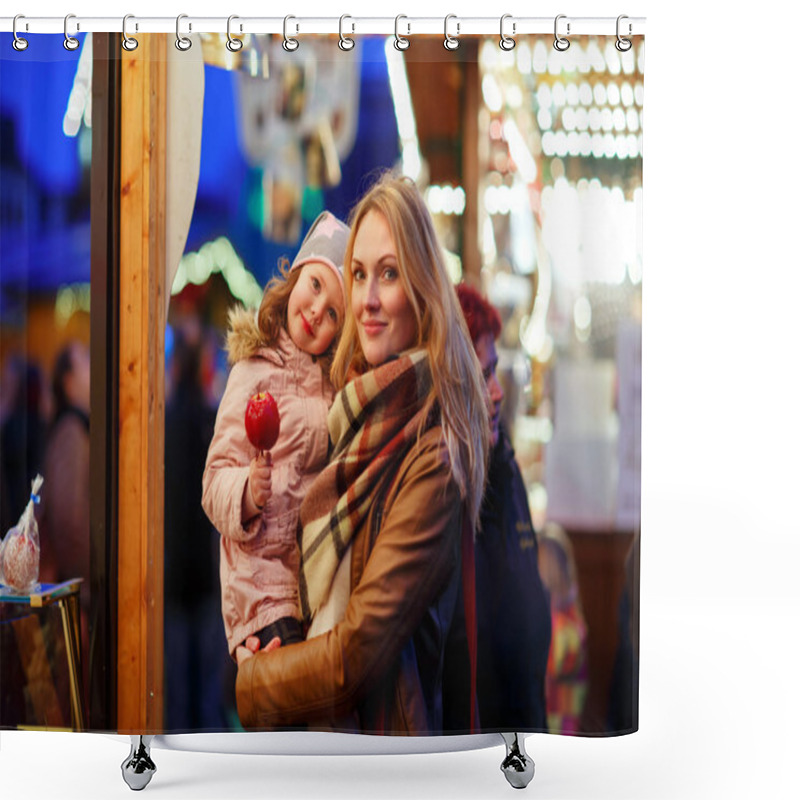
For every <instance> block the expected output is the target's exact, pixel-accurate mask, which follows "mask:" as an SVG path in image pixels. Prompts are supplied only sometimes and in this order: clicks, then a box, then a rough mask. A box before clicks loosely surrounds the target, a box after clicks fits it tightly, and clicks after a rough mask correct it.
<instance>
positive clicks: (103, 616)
mask: <svg viewBox="0 0 800 800" xmlns="http://www.w3.org/2000/svg"><path fill="white" fill-rule="evenodd" d="M119 49H120V47H119V36H118V35H117V34H111V33H95V34H94V36H93V44H92V52H93V64H92V70H93V72H92V75H93V77H92V174H91V180H92V185H91V236H92V240H91V261H92V265H91V292H92V295H91V308H92V311H91V353H92V389H91V391H92V397H91V409H92V424H91V429H90V449H91V452H90V459H89V461H90V465H89V468H90V471H91V473H90V482H91V487H92V491H91V500H90V503H91V504H90V512H89V513H90V530H91V569H90V575H91V591H90V600H91V611H90V622H89V633H90V636H89V641H90V647H89V686H90V691H89V697H88V698H87V699H88V703H89V720H88V726H87V727H89V728H90V729H93V730H114V729H115V728H116V724H117V703H116V698H117V530H118V525H117V463H118V458H117V444H118V441H117V431H118V428H119V426H118V416H117V410H118V401H117V385H118V380H117V378H118V375H119V366H118V360H117V359H118V355H119V343H118V339H117V336H118V332H119V324H118V320H119V199H120V191H119V144H120V134H119V121H120V107H119V102H120V60H119V56H118V51H119Z"/></svg>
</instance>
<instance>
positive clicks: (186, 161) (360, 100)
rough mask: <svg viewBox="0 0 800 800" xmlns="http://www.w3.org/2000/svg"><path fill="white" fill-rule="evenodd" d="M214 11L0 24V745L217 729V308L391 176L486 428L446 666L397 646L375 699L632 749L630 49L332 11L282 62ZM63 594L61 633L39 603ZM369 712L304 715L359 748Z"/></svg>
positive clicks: (637, 256) (637, 445) (231, 658)
mask: <svg viewBox="0 0 800 800" xmlns="http://www.w3.org/2000/svg"><path fill="white" fill-rule="evenodd" d="M179 24H180V23H179ZM228 25H229V31H228V33H227V34H220V33H208V34H206V33H203V34H199V33H191V34H190V33H189V32H188V30H186V31H185V32H184V33H183V34H181V33H180V29H179V31H178V35H177V39H176V37H173V36H172V35H166V34H156V33H137V32H135V31H134V30H133V28H131V29H130V30H129V31H127V33H125V34H124V35H123V37H120V35H119V34H118V33H114V34H105V33H99V32H98V33H78V32H75V31H73V33H74V41H76V42H77V43H78V44H77V46H76V47H74V48H72V49H70V48H68V47H65V46H64V43H65V38H64V36H62V35H56V34H29V35H27V41H28V46H27V47H26V48H24V49H17V48H16V47H14V46H13V42H14V41H15V39H16V34H14V35H12V34H7V33H4V34H2V36H0V145H1V146H2V160H1V162H0V201H1V202H0V361H1V362H2V370H3V372H2V375H3V379H2V384H1V385H0V393H1V394H2V405H1V409H2V441H0V456H2V461H1V463H0V469H1V473H0V475H1V477H2V492H3V494H2V502H0V510H1V511H2V529H0V535H2V536H3V537H4V542H6V541H10V540H11V539H10V536H9V534H8V533H7V532H9V531H10V530H11V529H12V528H13V527H14V526H15V525H16V523H17V521H18V519H19V517H20V515H21V514H22V512H23V509H24V508H25V505H26V503H27V502H28V499H29V495H30V482H31V479H32V478H33V477H34V476H35V475H36V474H41V475H42V476H43V478H44V483H43V487H42V490H41V502H39V503H38V505H37V506H36V511H35V513H36V519H37V521H38V528H39V558H40V562H39V574H38V576H37V580H36V582H35V585H34V586H32V587H27V588H26V589H24V590H23V589H20V588H17V587H13V586H9V585H8V584H3V586H2V587H0V615H1V616H0V728H17V727H21V726H33V727H44V728H48V727H72V728H76V729H86V730H98V731H99V730H105V731H119V732H126V733H127V732H141V731H144V730H146V731H150V732H154V733H160V732H210V731H242V730H244V725H243V721H242V719H241V717H240V711H241V708H240V702H241V698H239V699H238V700H237V693H236V678H237V671H238V669H239V667H238V665H237V661H236V658H235V655H234V654H232V652H231V649H230V647H229V644H230V643H229V641H226V629H225V624H224V622H225V618H224V609H225V608H226V607H227V604H229V602H231V599H230V594H231V593H232V592H233V591H234V588H233V587H232V585H231V582H230V570H226V569H222V570H221V569H220V560H221V558H222V560H223V566H224V561H225V558H226V557H228V556H227V555H226V550H225V546H224V537H221V532H220V531H219V530H218V529H217V528H216V527H215V525H214V523H213V521H212V519H211V518H210V515H208V514H207V513H206V511H205V510H204V508H203V502H202V500H203V498H202V492H203V473H204V468H205V464H206V457H207V453H208V449H209V446H210V443H211V441H212V439H213V437H214V435H215V424H217V425H218V420H217V412H218V409H219V407H220V403H221V401H222V400H223V397H224V394H225V390H226V386H227V385H228V381H229V375H230V373H231V365H230V363H229V361H228V358H227V353H226V336H227V332H228V325H229V322H228V314H229V312H230V311H231V309H233V308H234V307H239V306H240V307H242V308H244V309H245V310H246V312H247V313H248V314H249V315H251V316H253V315H255V314H256V312H257V309H258V308H259V305H260V303H261V300H262V296H263V293H264V290H265V287H266V286H267V284H268V283H269V281H270V280H271V279H273V278H275V277H276V276H278V277H279V276H280V274H281V273H280V265H281V264H282V263H283V262H284V261H285V262H287V263H291V262H292V261H293V259H295V257H296V256H297V254H298V252H299V251H300V249H301V245H302V243H303V241H304V238H305V237H306V235H307V234H308V233H309V231H310V230H311V228H312V226H313V224H314V222H315V220H317V218H318V217H319V215H320V214H321V213H322V212H324V211H328V212H331V213H332V214H334V215H335V216H336V217H337V218H338V219H340V220H347V219H348V216H349V215H350V213H351V212H352V210H353V208H354V206H355V205H356V203H357V201H358V200H359V198H360V197H361V196H363V194H364V193H365V192H366V191H367V190H368V189H369V187H370V186H371V185H372V184H373V183H374V182H375V181H376V180H377V179H378V176H379V175H381V174H383V173H384V172H386V171H391V172H393V173H394V174H396V175H402V176H405V177H406V178H407V179H409V180H410V181H412V182H413V184H414V186H415V187H416V189H417V190H418V191H419V193H420V195H421V197H422V199H423V200H424V204H425V207H426V208H427V211H428V213H429V214H430V218H431V220H432V223H433V226H434V230H435V234H436V238H437V241H438V243H439V245H440V247H441V252H442V258H443V262H444V264H445V266H446V269H447V272H448V275H449V278H450V281H451V282H452V284H453V285H454V286H456V287H463V286H468V287H471V289H472V290H474V293H475V295H476V296H477V297H478V302H479V303H482V304H484V305H480V308H481V309H484V310H485V309H489V310H488V311H485V314H486V317H485V319H487V320H489V322H488V323H486V324H487V325H488V327H487V328H486V329H485V330H483V331H482V333H484V334H485V333H486V332H489V333H490V335H489V336H488V339H487V338H485V337H484V338H483V341H484V343H486V342H489V343H491V348H492V358H491V359H490V360H489V361H488V365H487V363H484V362H481V366H482V367H483V369H484V377H485V379H486V380H487V382H488V383H487V386H488V387H489V396H490V402H492V403H495V405H493V406H492V409H493V411H496V412H497V413H496V416H495V417H494V418H493V420H492V425H493V426H494V427H493V429H492V433H493V437H492V447H491V452H490V454H489V459H488V468H487V474H488V479H489V484H488V487H487V490H486V494H485V496H484V500H483V505H482V509H481V524H480V525H479V526H478V527H477V530H476V531H473V532H472V538H473V539H474V542H473V541H472V540H470V542H468V543H466V544H463V545H462V547H461V548H460V549H461V550H462V553H461V555H460V556H459V561H460V563H461V566H460V569H461V572H462V574H463V575H467V576H468V577H467V578H465V579H464V580H463V581H462V582H460V583H459V584H458V586H457V589H458V598H459V599H458V602H459V603H460V605H461V606H463V607H464V608H465V609H466V612H465V613H466V617H467V622H466V623H465V627H464V630H465V631H467V632H469V635H466V634H465V641H461V642H459V643H458V647H457V648H456V650H457V652H455V653H453V652H450V651H449V650H448V651H447V652H445V647H444V640H445V639H446V638H447V636H446V634H447V630H446V629H445V628H446V625H445V627H444V628H442V629H440V630H436V629H434V628H426V629H425V630H424V631H423V630H422V627H420V628H419V629H418V630H417V631H416V632H415V633H413V634H412V635H411V639H413V640H415V642H416V647H414V648H409V647H403V648H400V650H399V654H398V655H397V657H396V658H395V659H394V660H393V661H392V663H391V664H390V665H389V666H388V667H386V668H385V669H386V674H381V676H379V679H375V678H373V680H375V681H376V682H377V683H381V681H383V683H381V685H385V686H393V687H395V688H396V689H397V691H398V693H399V696H401V697H407V696H409V695H408V692H411V693H412V694H413V692H412V691H411V690H410V689H409V687H408V686H402V685H401V682H400V681H394V679H392V680H388V678H387V677H386V676H387V675H391V676H397V675H400V676H413V677H414V679H415V680H417V681H420V682H424V681H423V679H422V678H421V677H420V676H422V675H426V674H436V675H439V676H440V677H441V675H442V674H448V675H453V674H458V675H460V678H459V680H455V679H452V678H451V683H452V685H444V686H442V685H436V682H435V681H433V682H431V684H430V685H427V684H426V685H425V686H423V687H421V688H420V691H421V692H422V693H423V694H426V696H427V695H430V694H436V693H437V692H438V695H439V697H440V702H441V703H443V704H444V705H445V706H446V705H447V703H448V697H449V695H450V694H454V693H458V692H465V693H468V695H469V697H470V698H472V700H473V701H474V702H472V703H471V704H470V705H472V706H474V707H475V710H474V713H473V715H472V719H469V714H468V715H467V720H466V721H464V719H458V718H457V717H453V718H452V719H453V720H454V721H453V722H452V723H451V724H450V725H449V727H448V725H447V724H444V725H442V726H441V727H440V728H437V729H435V730H434V729H430V730H426V731H425V732H426V733H464V732H470V731H472V732H480V731H483V732H486V731H503V730H514V731H519V732H552V733H561V734H576V735H610V734H619V733H629V732H632V731H635V730H636V729H637V728H638V600H639V531H640V513H639V512H640V473H641V456H640V452H641V341H642V339H641V335H642V280H643V268H642V248H641V215H642V163H643V147H642V141H643V91H644V90H643V87H644V41H643V37H642V36H635V37H632V39H631V41H630V42H628V40H621V39H620V38H619V36H617V35H615V34H614V30H613V25H612V26H611V28H609V32H608V34H607V35H604V34H596V33H595V34H581V35H567V34H566V30H565V29H562V36H559V35H558V30H559V29H558V27H556V32H557V34H556V37H555V40H554V36H553V35H552V34H549V35H544V34H541V35H540V34H536V35H516V36H514V37H513V38H509V37H510V36H511V29H510V28H509V29H508V31H507V33H506V34H505V35H503V37H502V43H501V44H502V46H500V45H499V44H498V37H497V35H496V34H493V35H491V36H490V35H488V34H487V35H475V36H462V37H461V38H460V39H456V41H457V42H458V47H452V39H454V38H455V37H456V35H457V34H456V32H455V27H453V28H452V29H451V33H450V34H447V33H446V41H447V39H450V40H451V46H450V47H448V46H445V47H443V46H442V44H443V41H442V36H441V35H439V36H433V35H416V36H412V37H410V38H409V39H408V41H409V42H410V45H406V44H405V39H404V37H403V36H401V35H400V34H401V33H403V32H404V31H403V29H402V27H401V28H400V29H399V32H398V33H396V34H395V35H394V36H383V35H380V36H379V35H374V34H369V35H353V34H352V33H351V31H350V30H349V28H347V26H346V24H345V28H344V33H343V34H342V35H340V36H338V37H337V36H335V35H333V36H323V35H314V36H310V35H304V36H298V37H297V41H298V42H299V46H297V47H293V46H292V44H291V43H292V36H290V35H284V36H283V37H282V36H280V35H267V34H254V33H252V34H251V33H247V32H243V31H241V30H237V27H236V25H233V27H232V28H231V22H230V21H229V23H228ZM447 30H448V29H447V28H446V27H445V31H447ZM501 30H502V28H501ZM291 32H292V31H291V30H290V31H289V33H290V34H291ZM69 38H73V37H68V39H69ZM351 40H352V45H351V44H350V41H351ZM131 41H136V46H135V47H134V46H132V45H131V44H130V42H131ZM176 41H177V44H176ZM121 42H127V43H128V45H127V47H123V46H122V44H121ZM239 42H241V44H240V45H239V44H238V43H239ZM626 45H630V46H626ZM347 285H348V284H347V283H345V286H347ZM459 291H462V290H459ZM473 313H474V314H477V316H472V317H471V316H470V314H469V313H467V315H466V317H467V323H468V328H469V329H470V331H469V332H470V333H473V330H472V323H473V322H474V323H475V324H479V322H476V320H477V319H478V317H480V313H483V312H473ZM481 319H483V317H481ZM493 320H496V323H495V322H493ZM480 333H481V331H480V329H479V334H478V335H477V336H473V340H474V341H475V343H476V344H478V341H479V340H480V339H481V335H480ZM84 355H85V357H86V359H87V360H86V366H87V369H85V370H81V368H79V366H76V365H77V364H79V363H83V362H82V361H81V358H83V357H84ZM481 355H482V350H481V347H478V357H479V358H480V357H481ZM495 359H496V360H495ZM89 365H90V367H91V369H90V370H89V369H88V366H89ZM90 375H91V377H90ZM492 387H494V391H495V393H496V394H495V397H494V400H492V399H491V397H492V396H491V392H492ZM500 397H502V401H500V399H499V398H500ZM64 442H67V444H64ZM247 462H249V458H248V459H247ZM247 462H243V463H242V464H240V465H239V466H246V463H247ZM275 470H276V471H275V472H274V475H275V478H274V480H273V487H274V490H275V491H277V490H278V489H277V488H276V487H278V486H280V485H281V484H279V482H278V478H277V475H278V474H279V472H278V471H277V470H278V465H277V464H276V465H275ZM283 486H286V484H283ZM445 511H446V509H442V513H445ZM221 542H222V543H223V546H222V549H221ZM248 546H249V545H247V543H245V545H244V549H245V550H246V548H247V547H248ZM240 549H241V548H240ZM236 552H237V553H239V555H237V556H236V557H237V558H239V557H241V554H240V551H236ZM467 554H469V555H467ZM473 560H474V563H473ZM9 563H10V562H9ZM8 572H9V570H6V574H8ZM79 578H80V579H83V580H82V583H78V584H75V583H74V581H75V579H79ZM71 582H72V583H71ZM253 585H254V586H255V588H256V589H258V587H259V583H258V581H255V580H254V581H253ZM53 587H56V589H53ZM57 587H62V588H60V589H59V588H57ZM65 587H66V588H65ZM70 587H71V588H70ZM75 587H77V588H75ZM262 588H263V587H262ZM349 588H350V587H349V586H348V590H349ZM353 588H354V587H353ZM73 589H74V590H75V592H77V595H76V596H77V597H78V609H79V610H78V612H77V613H76V614H75V617H76V618H75V619H73V620H72V623H71V624H72V627H70V625H68V624H67V622H65V621H64V617H63V615H62V614H61V612H60V611H59V606H58V603H57V602H55V601H57V599H58V592H59V591H61V592H64V591H73ZM443 591H444V589H443V588H441V592H443ZM48 592H54V594H50V595H48ZM432 593H433V594H434V595H435V596H436V597H440V587H434V589H433V590H432ZM37 598H39V599H38V600H37ZM42 598H44V600H42ZM54 599H55V600H54ZM470 618H471V619H472V620H473V621H472V623H470V622H469V619H470ZM437 635H438V636H440V637H441V641H436V640H435V638H436V636H437ZM70 636H73V637H74V638H75V640H76V642H75V644H76V646H77V663H72V662H70V659H69V653H70V652H71V650H70V647H69V641H68V640H69V638H70ZM431 636H433V638H434V641H433V642H432V641H431ZM422 639H424V640H425V645H426V647H425V648H422V647H421V640H422ZM242 644H244V642H242ZM301 646H302V645H301ZM423 654H424V656H425V658H431V659H433V660H434V661H437V664H438V665H439V667H440V666H441V664H439V660H443V661H444V660H447V659H450V663H453V661H455V663H458V664H460V665H461V666H460V669H459V670H456V671H455V672H452V671H451V672H447V673H442V672H441V670H440V669H439V671H438V672H437V669H438V667H436V668H434V667H431V666H430V665H429V664H422V663H421V661H422V660H423ZM255 657H256V658H259V659H269V658H270V654H269V653H267V654H260V655H257V656H255ZM409 659H415V660H416V663H415V664H413V665H412V667H413V668H412V669H407V667H409V663H408V661H409ZM71 674H76V675H77V679H76V681H77V683H76V681H73V680H71V679H70V675H71ZM333 677H334V676H330V678H326V680H333ZM412 688H413V687H412ZM403 692H406V694H403ZM365 698H366V699H365ZM257 702H258V701H257V700H256V705H257ZM374 702H375V696H374V694H370V693H369V691H367V692H366V694H364V693H363V692H362V693H361V694H357V697H356V698H355V699H354V700H352V702H350V701H348V702H347V703H344V705H346V706H347V708H346V712H347V713H345V714H342V715H338V716H334V717H333V718H331V719H328V720H327V721H326V723H325V724H324V725H323V726H322V727H323V728H324V729H326V730H333V731H349V732H354V731H355V732H358V731H364V732H370V733H374V732H376V731H375V728H374V726H372V725H371V724H370V725H369V726H367V724H366V723H365V722H364V720H366V719H368V718H369V719H374V715H372V716H371V714H372V711H374V709H373V708H367V707H366V706H367V705H368V704H369V703H374ZM76 705H77V707H78V708H79V709H80V712H81V713H80V714H77V713H76ZM399 705H400V708H401V710H402V709H403V703H402V701H401V702H400V703H399ZM405 710H406V711H409V713H410V710H409V709H405ZM447 718H448V717H447V715H446V714H444V716H443V717H442V719H444V720H447ZM456 720H457V721H456ZM309 725H310V726H311V727H313V728H317V727H318V726H319V720H317V719H314V718H312V717H311V716H309V718H308V719H307V720H300V721H299V722H298V723H297V724H296V725H293V726H292V727H294V728H297V729H301V730H302V729H305V728H306V727H307V726H309ZM248 727H253V726H252V725H248ZM255 727H259V726H258V725H256V726H255ZM381 732H383V733H388V734H391V733H396V732H398V731H397V730H395V729H394V728H393V727H392V725H391V724H385V725H384V727H383V728H381Z"/></svg>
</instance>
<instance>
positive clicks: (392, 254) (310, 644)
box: [236, 176, 489, 734]
mask: <svg viewBox="0 0 800 800" xmlns="http://www.w3.org/2000/svg"><path fill="white" fill-rule="evenodd" d="M345 296H346V303H347V307H346V314H345V325H344V329H343V331H342V339H341V341H340V344H339V347H338V348H337V351H336V355H335V357H334V362H333V368H332V376H333V382H334V386H335V387H336V388H338V389H340V391H339V392H338V394H337V396H336V399H335V400H334V404H333V407H332V408H331V412H330V414H329V417H328V429H329V432H330V435H331V440H332V443H333V452H332V455H331V461H330V463H329V465H328V466H327V467H326V468H325V469H324V470H323V472H322V473H321V474H320V476H319V477H318V478H317V480H316V481H315V483H314V484H313V486H312V487H311V489H310V491H309V493H308V496H307V497H306V499H305V500H304V502H303V505H302V508H301V513H300V520H301V524H302V533H301V536H300V549H301V564H302V566H301V572H300V600H301V607H302V609H303V613H304V616H305V618H306V620H310V619H312V618H313V617H314V616H315V614H317V613H318V611H319V609H320V608H321V607H322V606H323V605H324V604H325V603H326V602H327V601H328V598H329V594H330V587H331V584H332V582H333V580H334V575H335V573H336V571H337V569H338V567H339V564H340V561H341V559H342V558H343V557H344V556H345V554H346V553H347V552H348V551H349V553H350V555H351V557H352V563H351V565H350V569H349V578H350V580H349V590H350V591H349V600H348V601H347V604H346V608H345V609H344V613H343V616H342V618H341V620H340V621H338V622H337V623H336V624H335V625H334V626H333V627H332V628H331V629H330V630H329V631H327V632H326V633H324V634H322V635H319V636H316V637H315V638H310V639H308V640H307V641H305V642H302V643H299V644H292V645H289V646H286V647H280V648H278V649H271V648H270V647H268V648H267V651H266V652H258V653H256V654H255V655H252V654H251V653H250V652H246V651H245V650H246V649H245V648H242V649H241V650H240V652H239V658H240V665H241V666H240V669H239V673H238V677H237V682H236V693H237V704H238V708H239V713H240V717H241V719H242V722H243V724H244V725H245V726H246V727H248V728H263V727H273V726H294V725H303V724H310V725H311V726H312V727H323V728H329V729H334V730H345V729H347V730H360V731H362V732H369V733H400V734H432V733H442V732H451V731H458V732H469V731H470V730H474V729H475V722H476V720H475V717H474V708H475V703H474V692H473V691H470V685H471V686H472V688H473V689H474V683H472V684H471V678H472V676H473V673H472V668H473V667H474V662H473V663H472V664H471V661H473V655H474V640H472V641H470V636H471V634H472V633H473V632H474V596H473V597H470V595H471V586H472V583H471V579H470V575H471V573H472V570H473V567H472V559H471V546H472V534H473V531H474V525H475V523H476V521H477V519H478V511H479V508H480V503H481V496H482V494H483V488H484V480H485V472H486V458H487V452H488V442H489V424H488V412H487V403H486V395H485V388H484V383H483V378H482V374H481V371H480V366H479V363H478V361H477V358H476V356H475V352H474V350H473V347H472V343H471V341H470V338H469V333H468V331H467V328H466V324H465V323H464V319H463V316H462V314H461V310H460V307H459V303H458V299H457V298H456V294H455V290H454V289H453V286H452V285H451V283H450V281H449V278H448V275H447V272H446V270H445V267H444V262H443V257H442V252H441V249H440V247H439V244H438V242H437V240H436V235H435V233H434V229H433V224H432V221H431V218H430V215H429V213H428V211H427V209H426V207H425V205H424V202H423V200H422V198H421V196H420V194H419V192H418V190H417V188H416V187H415V186H414V184H413V183H412V182H411V181H408V180H405V179H397V178H393V177H391V176H385V177H384V178H383V179H381V180H380V181H379V182H378V183H377V184H376V185H375V186H373V187H372V189H370V190H369V191H368V192H367V194H366V195H365V196H364V197H363V198H362V200H361V201H360V203H359V204H358V205H357V206H356V208H355V210H354V212H353V214H352V217H351V236H350V240H349V242H348V247H347V251H346V254H345ZM462 550H463V552H464V556H465V557H464V559H463V561H464V563H463V568H462ZM465 590H466V592H465ZM465 595H466V597H467V601H466V602H465V599H464V598H465ZM465 609H466V616H465ZM468 643H469V646H468ZM272 644H273V646H274V644H277V643H272ZM243 651H244V652H243Z"/></svg>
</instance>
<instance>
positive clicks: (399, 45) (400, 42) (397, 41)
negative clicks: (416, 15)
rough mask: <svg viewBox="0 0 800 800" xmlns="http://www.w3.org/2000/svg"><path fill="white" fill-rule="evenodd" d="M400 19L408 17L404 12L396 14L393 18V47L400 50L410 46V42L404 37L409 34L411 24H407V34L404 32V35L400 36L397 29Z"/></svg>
mask: <svg viewBox="0 0 800 800" xmlns="http://www.w3.org/2000/svg"><path fill="white" fill-rule="evenodd" d="M401 19H408V17H407V16H406V15H405V14H398V15H397V16H396V17H395V18H394V49H395V50H400V51H401V52H402V51H403V50H408V48H409V47H411V42H410V41H409V40H408V39H407V38H406V36H408V35H410V34H411V25H410V24H409V25H408V34H406V36H401V35H400V31H399V27H400V20H401Z"/></svg>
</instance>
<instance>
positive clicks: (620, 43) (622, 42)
mask: <svg viewBox="0 0 800 800" xmlns="http://www.w3.org/2000/svg"><path fill="white" fill-rule="evenodd" d="M624 19H628V17H627V16H626V15H625V14H620V15H619V16H618V17H617V41H616V42H614V47H616V48H617V50H619V52H620V53H627V52H628V50H630V49H631V47H633V42H632V41H631V40H630V39H626V38H624V37H623V36H622V34H621V33H620V24H621V22H622V20H624ZM631 33H633V26H632V25H631V23H630V22H629V23H628V36H630V35H631Z"/></svg>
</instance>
